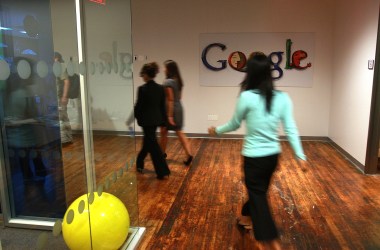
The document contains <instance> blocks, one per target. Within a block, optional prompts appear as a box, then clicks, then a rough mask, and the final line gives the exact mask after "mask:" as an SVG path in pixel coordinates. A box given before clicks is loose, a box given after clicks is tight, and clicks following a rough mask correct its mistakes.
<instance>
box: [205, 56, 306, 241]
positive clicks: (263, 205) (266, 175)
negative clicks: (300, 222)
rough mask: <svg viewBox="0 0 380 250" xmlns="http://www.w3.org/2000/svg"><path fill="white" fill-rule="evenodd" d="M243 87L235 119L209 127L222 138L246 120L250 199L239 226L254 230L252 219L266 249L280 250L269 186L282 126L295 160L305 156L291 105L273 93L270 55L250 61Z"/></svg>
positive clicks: (246, 165) (281, 93)
mask: <svg viewBox="0 0 380 250" xmlns="http://www.w3.org/2000/svg"><path fill="white" fill-rule="evenodd" d="M241 87H242V92H241V94H240V96H239V99H238V102H237V106H236V110H235V113H234V115H233V117H232V119H231V120H230V121H229V122H227V123H226V124H224V125H222V126H218V127H217V128H215V127H211V128H209V133H210V134H211V135H219V134H223V133H227V132H230V131H234V130H236V129H238V128H239V127H240V125H241V122H242V121H243V120H245V121H246V129H247V132H246V134H245V137H244V144H243V149H242V155H243V156H244V175H245V184H246V187H247V189H248V195H249V200H248V201H247V203H246V204H244V206H243V209H242V215H243V217H242V218H241V219H238V223H239V225H241V226H245V228H246V229H249V228H251V225H250V222H249V221H247V219H246V217H244V216H250V220H252V225H253V228H254V235H255V238H256V240H257V241H258V242H260V244H261V245H262V246H263V247H264V249H281V247H280V244H279V241H278V238H279V237H278V231H277V228H276V225H275V224H274V221H273V218H272V215H271V212H270V209H269V205H268V201H267V191H268V187H269V184H270V181H271V178H272V175H273V173H274V171H275V170H276V167H277V164H278V156H279V154H280V153H281V146H280V142H279V132H278V131H279V125H280V123H282V125H283V128H284V131H285V134H286V135H287V137H288V140H289V142H290V145H291V147H292V148H293V150H294V153H295V155H296V157H297V158H298V159H299V160H301V161H302V162H303V161H305V160H306V156H305V154H304V152H303V149H302V145H301V142H300V139H299V135H298V130H297V126H296V123H295V121H294V118H293V114H292V102H291V100H290V98H289V96H288V95H287V94H286V93H283V92H280V91H276V90H274V87H273V82H272V75H271V63H270V60H269V59H268V57H267V56H265V55H264V54H255V55H253V56H252V57H251V58H250V59H249V60H248V64H247V74H246V77H245V80H244V81H243V83H242V86H241ZM244 218H245V220H244Z"/></svg>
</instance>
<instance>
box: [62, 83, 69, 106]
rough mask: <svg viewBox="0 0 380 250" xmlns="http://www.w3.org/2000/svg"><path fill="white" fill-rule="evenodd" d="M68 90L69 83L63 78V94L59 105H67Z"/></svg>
mask: <svg viewBox="0 0 380 250" xmlns="http://www.w3.org/2000/svg"><path fill="white" fill-rule="evenodd" d="M69 89H70V81H69V79H68V78H65V79H64V80H63V93H62V98H61V103H62V104H63V105H67V103H68V102H69V98H68V93H69Z"/></svg>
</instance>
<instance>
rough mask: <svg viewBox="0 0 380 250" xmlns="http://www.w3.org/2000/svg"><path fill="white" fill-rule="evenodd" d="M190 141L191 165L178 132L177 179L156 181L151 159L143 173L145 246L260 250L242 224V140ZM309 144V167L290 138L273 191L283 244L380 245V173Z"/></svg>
mask: <svg viewBox="0 0 380 250" xmlns="http://www.w3.org/2000/svg"><path fill="white" fill-rule="evenodd" d="M190 141H191V146H192V148H193V149H194V151H195V152H196V154H195V155H196V157H195V160H194V162H193V164H192V165H191V167H184V166H183V164H182V160H183V159H184V158H185V154H184V151H183V150H182V148H181V146H180V144H179V142H178V140H177V139H174V138H170V140H169V148H168V152H167V153H168V159H169V166H170V168H171V171H172V174H171V176H170V177H169V179H168V180H164V181H160V180H157V179H155V174H154V173H153V167H152V164H151V162H150V161H149V160H147V161H146V169H147V173H144V174H138V175H137V183H138V204H139V222H138V223H139V226H144V227H146V228H147V232H146V234H145V236H144V238H143V240H142V242H141V244H140V246H139V249H253V246H254V243H255V240H254V237H253V236H252V235H251V234H249V233H245V232H242V231H240V230H239V229H238V228H237V226H236V218H237V216H239V211H240V209H241V206H242V204H243V203H244V201H245V200H246V190H245V187H244V185H243V182H242V175H241V171H240V169H241V168H240V164H241V163H240V160H241V157H240V148H241V140H222V139H190ZM303 145H304V149H305V152H306V154H307V156H308V171H306V172H304V171H302V170H301V168H300V167H299V166H298V164H297V162H296V161H295V160H294V159H293V158H292V157H291V155H292V152H291V149H290V147H289V144H288V143H287V142H282V147H283V154H282V155H281V158H280V166H279V168H278V171H277V172H276V174H275V176H274V179H273V185H272V187H271V189H270V193H269V199H270V203H271V206H272V210H273V214H274V218H275V220H276V223H277V225H278V227H279V230H280V235H281V241H282V246H283V249H302V250H303V249H380V209H379V208H380V196H379V193H380V176H366V175H363V174H361V173H360V172H358V171H357V170H356V169H355V168H354V167H353V166H352V165H351V164H350V163H349V162H348V161H347V160H346V159H345V158H344V157H343V156H341V155H340V154H339V153H338V152H337V151H335V149H334V148H333V147H332V146H331V145H330V144H328V143H325V142H303ZM137 148H139V141H138V146H137Z"/></svg>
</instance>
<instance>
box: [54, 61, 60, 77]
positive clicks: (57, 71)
mask: <svg viewBox="0 0 380 250" xmlns="http://www.w3.org/2000/svg"><path fill="white" fill-rule="evenodd" d="M53 73H54V75H55V76H56V77H61V75H62V65H61V63H60V62H54V64H53Z"/></svg>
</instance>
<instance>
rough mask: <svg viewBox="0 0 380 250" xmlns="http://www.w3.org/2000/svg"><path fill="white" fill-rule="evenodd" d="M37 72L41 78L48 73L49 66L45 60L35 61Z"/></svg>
mask: <svg viewBox="0 0 380 250" xmlns="http://www.w3.org/2000/svg"><path fill="white" fill-rule="evenodd" d="M37 74H38V76H39V77H41V78H45V77H46V76H47V75H48V74H49V67H48V65H47V63H46V62H44V61H39V62H38V63H37Z"/></svg>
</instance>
